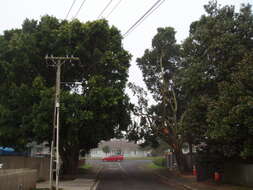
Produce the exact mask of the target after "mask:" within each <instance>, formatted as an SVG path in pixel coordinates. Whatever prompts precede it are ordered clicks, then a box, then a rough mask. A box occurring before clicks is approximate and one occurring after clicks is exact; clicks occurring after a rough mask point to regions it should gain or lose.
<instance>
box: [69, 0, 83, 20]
mask: <svg viewBox="0 0 253 190" xmlns="http://www.w3.org/2000/svg"><path fill="white" fill-rule="evenodd" d="M85 2H86V0H83V2H82V4H81V5H80V7H79V9H78V10H77V12H76V14H75V16H74V17H73V18H72V19H75V18H76V17H77V15H78V14H79V12H80V11H81V9H82V7H83V5H84V3H85Z"/></svg>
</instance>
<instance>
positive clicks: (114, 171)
mask: <svg viewBox="0 0 253 190" xmlns="http://www.w3.org/2000/svg"><path fill="white" fill-rule="evenodd" d="M89 162H90V163H91V164H93V165H97V166H100V168H101V169H100V172H99V174H98V180H97V185H96V187H95V190H177V188H175V187H173V186H171V185H170V184H169V183H166V182H164V180H162V179H161V178H159V177H158V176H156V175H154V173H152V172H151V171H149V170H146V169H144V168H143V166H144V165H145V164H148V163H149V162H151V161H149V160H124V161H122V162H102V161H98V160H90V161H89Z"/></svg>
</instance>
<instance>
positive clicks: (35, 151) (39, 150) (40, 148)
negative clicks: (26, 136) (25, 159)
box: [26, 141, 50, 157]
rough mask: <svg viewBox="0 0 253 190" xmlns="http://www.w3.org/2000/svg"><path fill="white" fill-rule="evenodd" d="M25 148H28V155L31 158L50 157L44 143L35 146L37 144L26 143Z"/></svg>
mask: <svg viewBox="0 0 253 190" xmlns="http://www.w3.org/2000/svg"><path fill="white" fill-rule="evenodd" d="M26 147H27V148H28V150H29V154H30V156H32V157H34V156H35V157H36V156H39V157H40V156H49V155H50V147H49V145H48V142H46V141H45V142H43V143H41V144H37V142H35V141H33V142H31V143H28V144H27V145H26Z"/></svg>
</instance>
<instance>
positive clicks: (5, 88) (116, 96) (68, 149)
mask: <svg viewBox="0 0 253 190" xmlns="http://www.w3.org/2000/svg"><path fill="white" fill-rule="evenodd" d="M121 40H122V36H121V34H120V32H119V31H118V30H117V28H115V27H114V26H109V25H108V23H107V21H105V20H98V21H94V22H87V23H81V22H79V21H78V20H73V21H71V22H68V21H65V20H63V21H60V20H58V19H57V18H54V17H50V16H43V17H42V18H41V19H40V20H39V21H36V20H28V19H27V20H25V21H24V23H23V25H22V28H21V29H15V30H8V31H5V32H4V34H3V35H1V36H0V44H1V45H0V51H1V54H0V74H1V75H0V77H1V80H0V92H1V97H0V143H1V145H2V146H12V147H17V148H20V149H22V148H25V145H26V144H27V142H30V141H33V140H36V141H38V142H42V141H48V142H49V143H50V142H51V138H52V123H53V122H52V119H53V110H54V109H53V107H54V91H55V89H54V86H55V69H54V68H53V67H50V66H49V63H48V64H47V63H46V61H45V56H46V55H54V56H66V55H68V56H71V55H74V56H77V57H79V58H80V62H73V63H66V64H64V65H63V66H62V74H61V76H62V82H64V83H62V85H61V88H62V92H61V112H60V145H61V146H60V147H61V149H60V154H61V157H62V159H63V161H64V164H65V165H64V167H65V169H66V171H70V170H71V169H73V170H74V169H75V168H76V164H77V159H78V155H79V152H80V150H82V152H84V153H85V152H86V153H87V152H88V151H89V150H90V149H91V148H93V147H95V146H96V145H97V143H98V142H99V141H100V140H102V139H104V140H107V139H110V138H112V137H115V136H117V135H120V134H121V133H120V131H121V130H125V129H126V127H127V126H128V124H129V122H130V113H129V98H128V96H127V95H126V94H125V92H124V89H125V85H126V81H127V77H128V68H129V66H130V64H129V61H130V58H131V56H130V55H129V53H128V52H127V51H125V50H124V49H123V47H122V42H121ZM74 82H79V83H81V85H78V86H75V85H74ZM73 160H74V161H73ZM73 164H74V165H73ZM70 172H71V171H70Z"/></svg>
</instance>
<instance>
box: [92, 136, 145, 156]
mask: <svg viewBox="0 0 253 190" xmlns="http://www.w3.org/2000/svg"><path fill="white" fill-rule="evenodd" d="M104 147H107V149H108V152H105V150H103V149H104ZM119 154H121V155H124V156H125V157H146V156H147V155H149V154H150V151H144V150H141V149H140V146H139V145H138V144H136V143H134V142H129V141H127V140H125V139H112V140H110V141H101V142H100V143H99V145H98V148H95V149H92V150H91V151H90V157H92V158H95V157H97V158H102V157H105V156H110V155H119Z"/></svg>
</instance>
